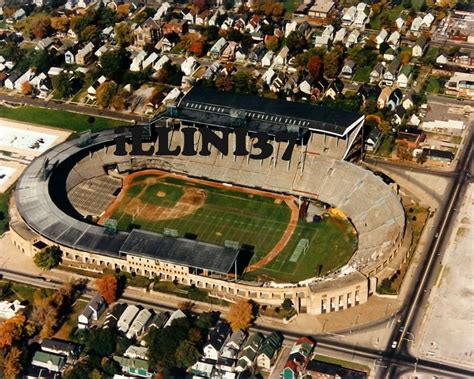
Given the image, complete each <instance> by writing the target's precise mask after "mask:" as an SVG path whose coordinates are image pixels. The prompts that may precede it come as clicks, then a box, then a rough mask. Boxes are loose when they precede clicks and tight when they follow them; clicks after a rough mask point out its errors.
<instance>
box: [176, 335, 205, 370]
mask: <svg viewBox="0 0 474 379" xmlns="http://www.w3.org/2000/svg"><path fill="white" fill-rule="evenodd" d="M200 355H201V354H199V350H198V349H197V348H196V346H195V345H194V344H193V343H192V342H191V341H189V340H184V341H182V342H181V343H180V344H179V346H178V347H177V349H176V353H175V359H176V366H177V367H179V368H188V367H191V366H192V365H193V364H194V363H196V361H197V360H198V359H199V357H200Z"/></svg>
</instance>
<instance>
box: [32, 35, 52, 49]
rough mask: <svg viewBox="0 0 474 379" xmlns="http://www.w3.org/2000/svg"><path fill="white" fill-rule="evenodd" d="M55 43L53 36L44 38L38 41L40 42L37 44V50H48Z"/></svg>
mask: <svg viewBox="0 0 474 379" xmlns="http://www.w3.org/2000/svg"><path fill="white" fill-rule="evenodd" d="M53 43H54V40H53V39H52V38H50V37H46V38H43V39H42V40H40V41H38V43H37V44H36V46H35V50H46V49H48V48H49V47H50V46H51V45H52V44H53Z"/></svg>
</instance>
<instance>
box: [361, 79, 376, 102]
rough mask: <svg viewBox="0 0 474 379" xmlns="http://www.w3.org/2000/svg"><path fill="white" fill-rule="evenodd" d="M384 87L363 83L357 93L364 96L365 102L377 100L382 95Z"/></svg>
mask: <svg viewBox="0 0 474 379" xmlns="http://www.w3.org/2000/svg"><path fill="white" fill-rule="evenodd" d="M380 92H382V89H381V88H380V87H379V86H371V85H369V84H367V83H364V84H361V86H360V87H359V89H358V90H357V95H359V96H360V97H362V100H363V102H365V101H367V100H375V101H377V98H378V97H379V96H380Z"/></svg>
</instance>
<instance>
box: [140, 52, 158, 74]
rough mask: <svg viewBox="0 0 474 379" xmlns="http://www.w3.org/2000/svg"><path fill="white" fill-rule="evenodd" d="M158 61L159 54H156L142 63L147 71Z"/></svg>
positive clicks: (152, 54)
mask: <svg viewBox="0 0 474 379" xmlns="http://www.w3.org/2000/svg"><path fill="white" fill-rule="evenodd" d="M157 59H158V54H156V53H155V52H153V53H151V54H150V55H149V56H148V57H147V58H146V59H145V60H144V61H143V63H142V69H143V70H146V69H147V68H148V67H151V65H152V64H154V63H155V61H156V60H157Z"/></svg>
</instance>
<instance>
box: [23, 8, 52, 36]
mask: <svg viewBox="0 0 474 379" xmlns="http://www.w3.org/2000/svg"><path fill="white" fill-rule="evenodd" d="M28 23H29V25H30V32H31V34H33V36H35V37H36V38H44V37H46V35H47V34H48V33H49V32H50V29H51V19H50V18H49V16H47V15H45V14H38V15H36V16H32V17H29V20H28Z"/></svg>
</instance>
